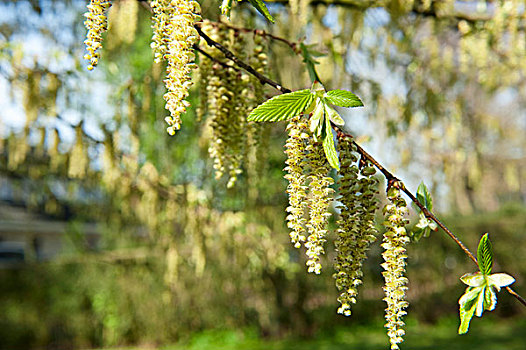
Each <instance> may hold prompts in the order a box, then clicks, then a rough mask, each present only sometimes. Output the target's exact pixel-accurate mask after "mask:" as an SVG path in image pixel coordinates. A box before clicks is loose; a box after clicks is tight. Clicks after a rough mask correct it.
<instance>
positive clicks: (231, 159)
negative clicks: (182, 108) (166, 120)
mask: <svg viewBox="0 0 526 350" xmlns="http://www.w3.org/2000/svg"><path fill="white" fill-rule="evenodd" d="M201 28H202V30H203V31H204V32H205V33H206V34H207V35H208V36H210V37H211V38H212V39H213V40H215V41H217V42H221V43H222V44H223V45H224V46H225V47H227V48H228V49H229V50H231V51H232V52H234V53H235V54H236V56H237V57H240V58H241V59H250V62H251V63H252V64H254V66H255V67H258V68H257V69H263V67H264V66H265V65H266V55H265V54H264V53H262V51H258V55H257V56H256V55H255V54H254V53H255V52H256V49H258V45H257V44H256V39H254V44H255V45H254V47H255V49H254V51H253V52H254V53H253V54H252V55H251V56H250V57H247V54H246V52H247V51H248V50H247V46H248V47H250V44H251V43H250V42H248V41H247V39H246V38H245V37H244V36H243V35H242V34H241V33H240V32H239V31H235V30H224V28H218V27H217V25H213V24H211V23H210V22H208V21H204V22H203V24H202V26H201ZM203 46H205V45H203ZM259 49H260V50H262V49H261V48H259ZM248 52H250V51H248ZM208 54H209V55H210V56H211V57H213V58H215V59H217V60H219V61H222V56H221V55H220V54H219V53H218V52H217V51H210V52H209V53H208ZM205 60H208V62H202V63H200V65H199V85H200V90H201V91H202V92H203V94H202V95H201V99H202V100H201V101H202V103H201V106H200V108H199V115H200V116H201V118H203V117H204V116H205V115H206V116H207V118H208V119H207V123H208V126H209V128H208V132H209V134H210V136H209V138H210V144H209V147H208V151H209V154H210V157H211V158H212V159H213V161H214V170H215V177H216V179H219V178H221V177H223V176H224V175H226V176H227V177H228V183H227V187H229V188H230V187H233V186H234V185H235V183H236V181H237V179H238V176H239V174H241V173H242V166H243V163H246V161H247V157H248V155H249V154H251V155H252V158H254V157H253V155H254V152H252V151H251V150H252V148H255V146H256V145H257V141H256V139H257V134H258V133H259V127H258V126H256V125H253V124H251V123H248V122H247V120H246V118H247V115H248V112H249V111H250V110H251V109H252V108H253V107H254V106H255V105H257V104H259V103H260V102H261V100H262V99H263V96H262V95H263V93H262V91H260V90H259V89H261V88H260V87H259V86H258V88H257V89H256V86H257V85H261V84H260V83H259V81H257V85H256V84H255V83H254V81H253V80H251V79H250V77H249V76H248V75H247V74H246V73H244V72H241V71H239V70H238V69H236V68H235V67H234V66H233V64H232V63H231V62H230V61H226V62H225V64H224V65H222V64H220V63H218V62H214V63H211V61H210V60H209V59H208V58H205ZM203 102H204V103H203Z"/></svg>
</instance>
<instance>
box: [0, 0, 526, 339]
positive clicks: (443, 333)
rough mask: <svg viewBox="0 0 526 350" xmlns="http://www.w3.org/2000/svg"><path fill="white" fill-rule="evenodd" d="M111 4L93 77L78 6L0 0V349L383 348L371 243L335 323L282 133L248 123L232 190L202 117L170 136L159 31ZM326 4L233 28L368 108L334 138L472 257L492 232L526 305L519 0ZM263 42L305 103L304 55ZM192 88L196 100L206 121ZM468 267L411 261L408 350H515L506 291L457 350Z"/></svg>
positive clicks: (327, 279) (442, 242) (209, 5)
mask: <svg viewBox="0 0 526 350" xmlns="http://www.w3.org/2000/svg"><path fill="white" fill-rule="evenodd" d="M330 2H332V1H330ZM113 3H114V5H113V6H112V9H111V10H110V14H109V20H110V29H109V31H108V33H107V35H106V36H105V39H104V50H103V52H102V59H101V60H100V63H99V66H98V67H97V68H96V69H95V70H94V71H92V72H88V71H87V69H86V62H84V61H83V59H82V56H83V55H84V45H83V41H84V38H85V34H86V29H85V28H84V26H83V19H84V17H83V13H84V12H85V11H86V7H85V6H86V2H84V1H74V0H61V1H58V0H56V1H54V0H40V1H39V0H31V1H29V0H27V1H26V0H19V1H6V0H3V1H0V314H1V317H0V348H2V349H43V348H46V349H79V348H82V349H86V348H102V347H116V346H137V348H141V349H142V348H155V347H167V348H177V349H186V348H188V349H238V348H244V349H269V348H271V349H273V348H275V349H294V348H301V349H311V348H312V349H344V348H345V349H384V348H387V344H388V341H387V337H386V335H385V334H384V330H383V309H384V308H385V304H384V302H383V301H382V300H381V298H382V297H383V291H382V277H381V267H380V265H379V264H380V260H381V257H380V254H381V249H380V247H379V243H378V242H376V243H375V244H374V245H373V247H372V248H371V251H370V258H369V260H368V261H367V263H366V266H365V268H364V270H365V277H364V282H365V283H364V286H363V287H362V289H361V292H360V293H361V295H360V296H359V299H360V300H359V303H358V304H357V305H356V307H354V309H353V310H354V311H353V315H352V316H351V317H350V318H346V317H343V316H341V315H337V314H336V309H337V307H338V305H337V301H336V297H337V291H336V288H335V287H334V283H333V278H332V269H331V264H332V261H333V259H334V249H333V247H332V243H330V242H331V241H332V239H329V243H328V246H327V254H326V256H325V259H324V260H325V261H324V270H323V272H322V274H321V275H320V276H312V275H308V274H307V273H306V270H305V258H304V253H303V252H302V251H298V250H296V249H294V248H293V247H292V245H291V244H290V242H289V238H288V231H287V228H286V225H285V217H286V215H285V207H286V205H287V197H286V193H285V189H286V185H287V184H286V181H285V180H284V179H283V172H282V169H283V167H284V160H285V156H284V153H283V144H284V141H285V138H286V134H285V131H284V129H285V124H283V123H277V124H273V125H262V126H260V133H261V135H262V137H261V138H260V141H259V143H258V145H257V148H255V149H252V151H250V154H251V156H250V157H247V159H248V161H247V162H246V163H245V164H244V165H243V173H242V174H241V175H240V176H239V179H238V182H237V184H236V186H234V187H233V188H231V189H227V186H226V183H227V179H219V180H216V179H215V178H214V172H213V167H212V163H213V162H212V161H211V160H210V159H209V156H208V148H209V145H210V142H211V132H210V125H209V124H207V122H206V115H205V116H204V117H203V118H198V117H197V116H196V113H195V109H192V108H191V109H189V111H188V113H187V114H186V115H185V116H184V118H183V120H184V124H183V127H182V130H181V131H180V132H179V133H177V134H176V135H175V136H174V137H170V136H168V134H167V133H166V131H165V128H166V125H165V122H164V120H163V119H164V116H165V115H166V111H165V110H164V100H163V98H162V95H163V94H164V86H163V79H164V67H163V66H162V65H159V64H153V60H152V56H153V55H152V53H151V49H150V46H149V44H150V40H151V36H152V32H151V20H150V16H151V15H150V13H149V12H148V10H147V9H146V7H145V6H143V5H142V4H140V2H137V1H134V0H122V1H113ZM328 3H329V1H327V2H326V3H325V2H324V1H309V0H293V1H290V2H288V3H287V2H282V1H279V2H278V1H277V2H269V8H270V11H271V13H272V14H273V15H274V16H275V17H276V24H274V25H268V24H267V23H265V21H264V19H262V17H261V16H260V15H259V14H257V13H255V12H254V10H253V9H252V8H250V7H249V6H246V4H243V3H240V4H238V5H237V6H235V7H234V10H233V18H232V22H233V23H234V24H235V25H236V26H240V27H249V28H253V27H256V28H261V29H265V30H267V31H269V32H271V33H273V34H275V35H279V36H282V37H285V38H287V39H289V40H291V41H301V40H305V42H306V43H308V44H313V45H314V46H313V47H312V49H313V50H317V51H320V52H321V53H322V54H323V55H322V56H320V57H318V58H317V60H318V62H319V64H318V65H317V69H318V72H319V73H320V76H321V78H322V80H323V82H324V84H325V86H326V87H327V88H328V89H337V88H342V89H347V90H351V91H353V92H354V93H356V94H357V95H358V96H360V97H361V99H362V100H363V101H364V104H365V107H364V108H360V109H353V110H351V111H344V110H342V111H341V112H342V113H343V114H344V116H345V119H346V128H347V130H348V131H350V132H352V133H353V135H355V136H356V137H357V138H358V140H359V141H360V142H361V143H362V145H363V146H364V147H365V148H366V149H367V150H369V151H370V152H371V153H372V154H373V155H374V156H375V157H377V159H378V160H380V161H381V162H382V163H383V164H384V165H385V166H386V167H387V168H389V169H391V170H392V171H394V172H395V173H396V174H397V175H398V176H399V177H400V178H402V179H403V180H404V181H406V184H407V185H408V186H409V188H410V189H412V190H413V191H414V190H416V187H417V186H418V184H419V183H420V181H424V182H425V183H426V184H427V185H428V187H429V188H430V190H431V193H432V194H433V197H434V204H435V208H436V211H437V212H438V213H439V214H440V215H439V216H440V217H441V218H442V219H443V220H444V222H445V223H447V224H448V225H449V226H450V227H451V228H452V230H453V231H454V232H456V233H457V234H458V236H459V237H460V238H461V239H462V240H463V241H464V243H466V245H467V246H468V247H470V248H471V249H472V250H475V249H476V245H477V242H478V239H479V238H480V236H481V235H482V234H483V233H485V232H490V237H491V239H492V241H493V245H494V252H495V260H496V266H495V267H494V271H497V272H498V271H505V272H507V273H510V274H512V275H513V276H514V277H515V278H516V280H517V282H516V283H515V285H514V288H515V289H516V290H517V291H518V292H519V294H522V295H525V294H526V291H525V290H524V278H523V277H522V276H524V275H525V273H526V259H525V256H526V244H525V241H524V232H525V230H526V206H525V201H526V154H525V153H526V137H524V135H525V131H526V130H525V129H526V109H525V107H526V104H525V97H526V59H525V50H526V36H525V24H526V11H525V6H524V2H522V1H518V0H517V1H511V0H508V1H488V2H485V1H431V0H422V1H417V0H414V1H413V0H392V1H382V2H373V1H366V0H360V1H359V0H342V1H340V2H338V3H337V4H328ZM380 5H382V6H380ZM218 6H219V3H218V2H217V1H203V2H202V8H203V15H204V17H205V18H209V19H211V20H218V19H219V14H218ZM246 35H247V36H251V35H252V34H251V33H250V32H249V33H247V34H246ZM201 45H204V44H201ZM265 45H266V46H267V47H268V56H269V59H268V61H269V67H268V68H267V69H268V71H267V74H268V75H269V76H271V77H272V78H273V79H275V80H277V81H280V82H282V84H283V85H284V86H287V87H290V88H292V89H302V88H307V87H309V86H310V80H309V77H308V74H307V72H306V69H305V67H304V64H303V63H302V59H301V57H299V56H298V55H296V54H295V53H294V52H293V51H292V50H291V49H290V47H288V46H286V45H284V44H283V43H281V42H278V41H273V40H270V39H265ZM199 59H203V58H199ZM283 67H286V69H283ZM298 72H302V73H301V74H298ZM200 88H201V86H199V84H196V88H195V89H194V90H195V91H194V90H192V94H191V96H190V100H191V102H192V105H194V106H201V107H202V106H206V104H207V101H206V100H201V101H200V100H199V89H200ZM265 93H266V96H267V97H270V96H272V94H274V93H275V92H274V91H272V90H268V91H266V92H265ZM381 186H382V187H381V188H383V187H384V186H385V184H382V185H381ZM412 215H413V218H415V219H416V218H417V216H415V215H414V213H413V214H412ZM475 270H476V267H475V266H474V265H473V264H472V262H471V261H470V260H469V259H468V258H467V257H466V256H465V255H464V253H463V252H462V251H461V250H460V249H459V248H458V247H457V246H456V245H455V244H454V243H453V242H452V241H450V240H449V239H448V238H447V237H446V236H445V235H444V234H443V232H440V231H439V232H433V233H432V234H431V237H429V238H426V239H423V240H422V241H420V242H418V243H414V244H411V245H410V246H409V260H408V275H409V280H410V285H409V287H410V290H409V296H408V298H409V302H410V305H411V306H410V308H409V314H410V316H409V317H408V318H407V323H408V327H407V332H408V336H407V339H406V342H405V343H404V344H402V348H404V347H405V348H413V349H435V348H438V347H446V346H447V347H448V348H450V349H471V348H473V349H474V348H477V349H501V348H502V349H523V348H524V342H525V341H526V333H524V332H523V330H524V327H525V326H526V321H525V320H524V315H525V310H524V308H523V307H522V306H521V305H520V304H519V303H518V302H517V301H516V300H515V299H513V298H512V297H511V296H510V295H509V294H507V293H505V292H503V293H500V294H499V301H498V306H497V309H496V310H495V311H494V312H492V313H491V314H489V315H484V318H483V319H474V320H473V321H472V326H471V329H470V333H468V335H465V336H461V337H460V336H457V335H456V332H457V327H458V315H457V313H458V304H457V300H458V298H459V296H460V295H461V294H462V292H463V290H464V286H463V285H462V283H460V281H459V277H460V276H461V275H462V274H464V273H467V272H473V271H475Z"/></svg>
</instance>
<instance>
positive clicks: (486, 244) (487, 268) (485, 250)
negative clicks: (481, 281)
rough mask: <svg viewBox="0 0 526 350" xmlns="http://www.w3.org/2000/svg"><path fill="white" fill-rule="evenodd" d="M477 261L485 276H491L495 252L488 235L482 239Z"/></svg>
mask: <svg viewBox="0 0 526 350" xmlns="http://www.w3.org/2000/svg"><path fill="white" fill-rule="evenodd" d="M477 261H478V264H479V269H480V272H482V274H483V275H489V274H490V273H491V268H492V266H493V251H492V248H491V242H490V240H489V238H488V234H487V233H486V234H485V235H484V236H482V238H481V239H480V242H479V246H478V249H477Z"/></svg>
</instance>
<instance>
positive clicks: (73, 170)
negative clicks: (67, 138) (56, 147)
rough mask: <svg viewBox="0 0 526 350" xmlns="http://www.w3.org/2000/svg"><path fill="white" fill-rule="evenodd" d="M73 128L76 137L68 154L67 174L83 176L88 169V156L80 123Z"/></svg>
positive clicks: (77, 176) (75, 176) (76, 176)
mask: <svg viewBox="0 0 526 350" xmlns="http://www.w3.org/2000/svg"><path fill="white" fill-rule="evenodd" d="M75 129H76V132H75V133H76V139H75V144H74V145H73V148H72V149H71V152H70V154H69V167H68V175H69V176H70V177H74V178H83V177H84V176H85V175H86V171H87V169H88V163H89V158H88V154H87V150H86V145H85V144H84V140H83V132H82V124H80V125H79V126H77V127H76V128H75Z"/></svg>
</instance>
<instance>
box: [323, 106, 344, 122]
mask: <svg viewBox="0 0 526 350" xmlns="http://www.w3.org/2000/svg"><path fill="white" fill-rule="evenodd" d="M324 105H325V113H326V115H327V117H328V118H329V119H330V121H331V122H333V123H334V124H336V125H338V126H343V125H344V124H345V122H344V121H343V119H342V117H340V115H339V114H338V112H336V111H335V110H334V108H332V107H331V106H329V105H327V104H326V103H324Z"/></svg>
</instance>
